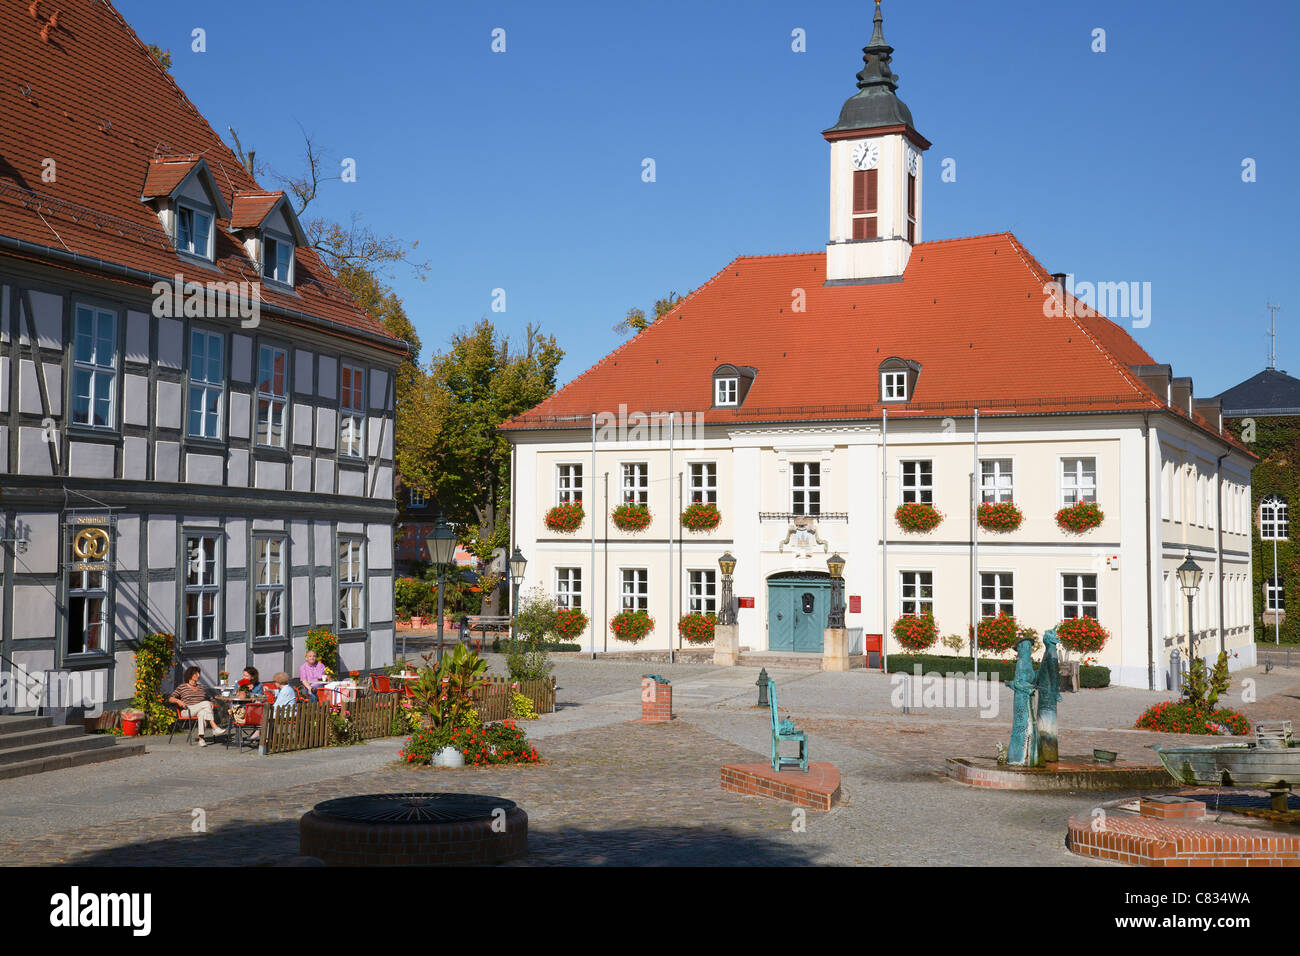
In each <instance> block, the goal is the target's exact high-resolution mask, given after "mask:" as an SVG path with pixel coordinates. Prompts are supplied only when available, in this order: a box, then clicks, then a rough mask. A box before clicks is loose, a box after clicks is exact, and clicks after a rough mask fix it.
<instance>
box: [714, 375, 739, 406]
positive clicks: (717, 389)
mask: <svg viewBox="0 0 1300 956" xmlns="http://www.w3.org/2000/svg"><path fill="white" fill-rule="evenodd" d="M713 387H714V391H713V404H714V405H735V404H736V403H737V400H738V397H739V395H740V379H738V378H719V379H715V380H714V383H713Z"/></svg>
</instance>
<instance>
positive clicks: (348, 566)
mask: <svg viewBox="0 0 1300 956" xmlns="http://www.w3.org/2000/svg"><path fill="white" fill-rule="evenodd" d="M364 544H365V542H364V541H362V539H360V538H339V567H338V573H339V577H338V581H339V630H340V631H358V630H360V629H361V628H363V627H365V626H366V620H365V596H366V578H365V574H366V572H365V569H364V568H363V567H362V563H363V562H362V560H361V558H362V551H363V545H364Z"/></svg>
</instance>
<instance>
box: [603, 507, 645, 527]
mask: <svg viewBox="0 0 1300 956" xmlns="http://www.w3.org/2000/svg"><path fill="white" fill-rule="evenodd" d="M611 517H612V518H613V519H614V527H616V528H618V530H620V531H644V530H645V529H646V528H648V527H650V509H649V508H647V507H646V506H645V505H632V504H627V505H619V506H618V507H617V508H615V509H614V513H613V515H611Z"/></svg>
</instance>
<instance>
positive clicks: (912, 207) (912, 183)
mask: <svg viewBox="0 0 1300 956" xmlns="http://www.w3.org/2000/svg"><path fill="white" fill-rule="evenodd" d="M907 214H908V215H909V216H911V217H912V218H913V219H915V218H916V176H915V175H913V174H912V173H908V174H907Z"/></svg>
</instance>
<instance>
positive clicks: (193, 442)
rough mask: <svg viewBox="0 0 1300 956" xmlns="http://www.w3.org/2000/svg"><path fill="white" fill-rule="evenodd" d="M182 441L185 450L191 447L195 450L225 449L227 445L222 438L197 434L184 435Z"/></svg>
mask: <svg viewBox="0 0 1300 956" xmlns="http://www.w3.org/2000/svg"><path fill="white" fill-rule="evenodd" d="M182 443H183V444H184V446H185V448H186V450H187V451H188V450H189V449H191V448H193V449H194V450H195V451H225V450H226V447H227V446H226V440H225V439H224V438H204V437H202V436H199V435H186V436H185V438H184V439H183V442H182Z"/></svg>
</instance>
